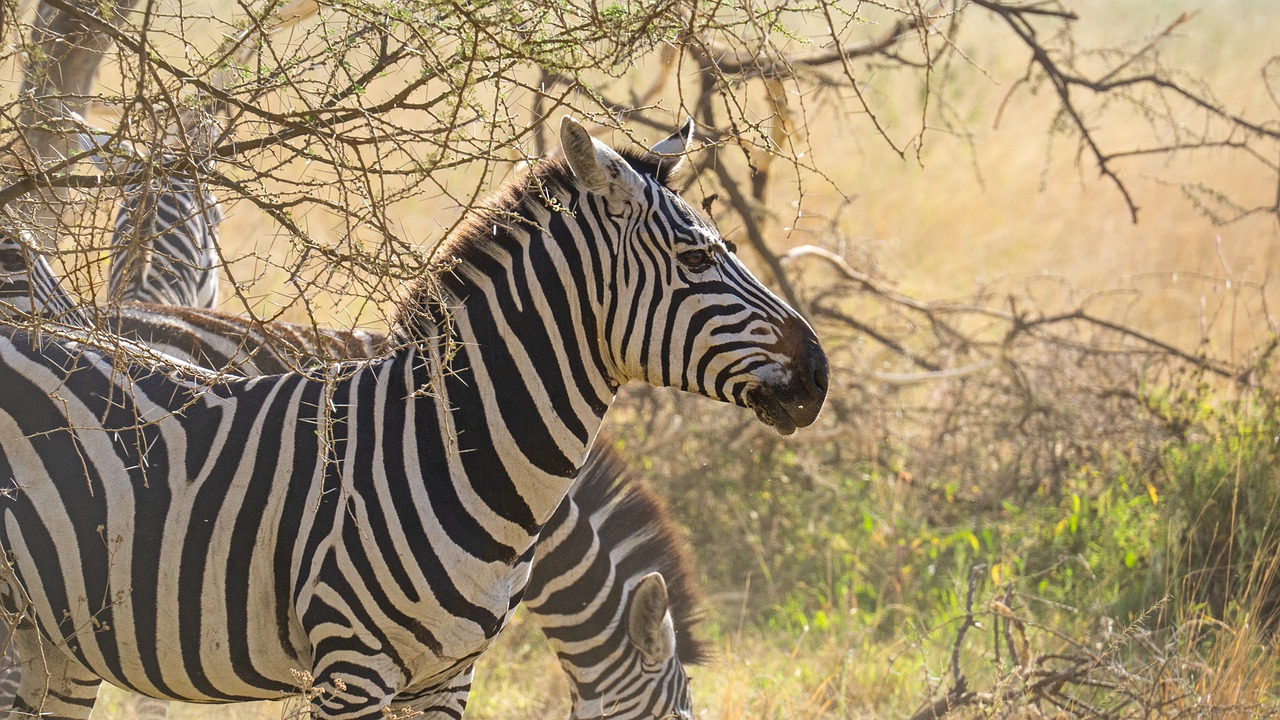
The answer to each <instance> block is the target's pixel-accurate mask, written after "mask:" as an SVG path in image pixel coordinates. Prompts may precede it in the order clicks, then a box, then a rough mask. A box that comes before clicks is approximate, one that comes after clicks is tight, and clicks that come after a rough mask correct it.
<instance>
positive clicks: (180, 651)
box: [0, 120, 827, 718]
mask: <svg viewBox="0 0 1280 720" xmlns="http://www.w3.org/2000/svg"><path fill="white" fill-rule="evenodd" d="M690 129H691V128H690V127H689V126H686V128H685V129H684V130H683V131H682V132H680V133H678V134H676V135H673V136H672V137H671V138H668V139H667V140H664V141H663V142H662V143H659V144H658V146H656V147H655V149H654V150H655V152H656V153H657V154H656V155H643V154H628V155H626V156H623V155H619V154H618V153H616V152H615V151H613V150H611V149H610V148H608V147H606V146H604V145H603V144H601V143H598V142H596V141H594V140H592V138H591V137H590V135H588V134H587V133H586V131H585V130H584V129H583V128H582V127H581V126H580V125H578V124H577V123H575V122H573V121H571V120H566V121H565V122H564V123H562V128H561V139H562V144H563V145H564V149H565V157H564V158H563V159H561V160H557V161H551V162H548V163H544V164H542V165H541V166H540V167H539V168H538V169H537V170H536V171H535V173H534V176H533V177H532V178H530V180H529V182H528V183H526V184H525V185H523V186H522V187H518V188H513V189H509V190H508V191H506V192H505V193H501V194H500V195H499V196H498V197H497V198H496V199H494V200H493V202H492V205H491V207H490V208H489V210H488V211H486V212H484V213H482V214H481V217H480V218H478V219H477V220H476V221H475V222H473V223H471V224H469V225H468V226H466V227H465V228H463V229H462V230H461V231H460V232H458V233H456V234H455V235H454V236H453V237H452V238H451V239H450V241H449V242H448V243H447V245H446V248H445V251H446V252H447V253H448V255H450V256H453V257H455V258H457V260H458V263H457V265H456V266H454V267H452V268H451V269H450V270H447V271H441V272H440V273H438V274H436V275H434V276H433V277H431V278H427V279H425V280H424V281H423V282H422V283H420V284H419V286H418V287H417V288H416V290H415V291H414V292H413V293H412V294H411V297H410V300H409V302H408V303H407V305H406V307H405V308H404V309H403V310H402V313H401V317H400V320H399V323H398V325H399V330H400V332H401V333H402V337H404V338H405V340H406V343H405V344H404V346H403V347H401V348H398V349H397V350H396V351H395V352H393V353H391V354H390V355H388V356H387V357H383V358H378V359H375V360H372V361H367V362H361V363H347V364H337V365H331V366H326V367H324V368H321V369H318V370H315V371H311V372H307V373H290V374H284V375H276V376H267V377H263V378H255V379H251V380H216V379H211V378H208V377H202V376H196V375H192V374H183V373H181V372H179V371H178V370H173V369H166V368H163V367H143V366H139V365H130V364H127V363H117V362H113V361H112V360H111V359H110V358H108V357H106V356H104V355H103V354H101V353H99V352H98V351H95V350H94V349H93V348H91V347H88V346H85V345H83V344H74V343H61V342H57V341H53V340H46V339H43V338H37V337H33V336H31V335H29V334H27V333H25V332H22V331H11V332H6V333H3V337H0V384H3V385H4V386H5V387H6V388H8V389H9V392H6V393H5V394H4V396H3V397H0V448H2V449H3V457H0V478H14V479H15V480H16V487H14V488H10V490H9V492H7V493H5V494H4V496H3V497H0V546H2V547H3V549H4V551H5V564H6V567H5V571H6V574H7V578H6V582H5V589H4V591H5V597H6V603H7V606H8V608H9V609H11V610H17V609H19V608H21V609H25V610H26V611H27V612H28V613H29V616H30V618H31V622H29V623H27V624H24V625H23V626H21V627H20V628H19V629H18V631H17V633H16V635H17V638H16V642H17V645H18V649H19V653H20V655H21V656H22V657H23V658H24V659H25V658H31V660H30V661H29V662H31V663H33V665H34V668H33V669H34V670H35V672H24V673H23V677H22V682H21V685H20V689H19V693H18V700H17V710H18V712H32V711H40V712H44V713H47V714H48V715H49V716H50V717H53V718H84V717H87V715H88V711H89V709H90V708H91V707H92V704H93V695H94V691H95V690H96V687H97V684H98V682H99V680H100V678H105V679H108V680H111V681H112V682H114V683H115V684H118V685H122V686H125V687H129V688H132V689H135V690H140V691H144V692H145V693H146V694H151V695H154V696H159V697H169V698H176V699H186V700H191V701H198V702H230V701H236V700H249V699H259V698H273V697H281V696H283V695H287V694H289V693H290V692H291V691H292V689H293V687H294V678H293V675H292V674H291V672H290V671H291V670H293V669H295V668H303V669H307V670H308V671H309V672H310V674H311V676H312V677H313V678H314V679H315V690H316V693H317V694H316V698H315V700H314V701H313V705H314V708H315V710H316V712H317V713H318V714H319V715H320V716H321V717H323V718H376V717H379V714H380V713H379V709H380V708H381V707H383V706H385V705H388V704H390V703H393V702H394V703H395V704H396V705H403V706H405V707H409V708H413V709H419V710H426V711H428V712H432V713H438V714H439V715H440V716H443V717H457V716H459V715H460V713H461V711H462V708H463V707H464V706H465V701H466V696H467V693H468V691H469V686H470V669H471V665H472V663H473V661H474V659H475V658H476V657H477V656H478V655H479V654H480V653H482V652H483V650H484V649H485V648H486V647H487V645H488V643H489V642H490V641H491V640H492V638H493V637H494V636H495V635H496V634H497V632H498V631H500V630H501V628H502V627H503V626H504V625H505V623H506V621H507V619H508V618H509V616H510V613H511V611H512V609H513V608H514V607H515V605H516V603H517V602H518V601H519V600H520V598H521V597H522V594H523V592H524V588H525V584H526V582H527V580H528V575H529V563H530V560H531V559H532V556H533V554H534V551H535V547H534V540H535V539H536V537H537V535H538V532H539V531H540V529H541V527H542V525H543V524H544V523H545V522H546V521H547V520H549V519H550V517H551V515H552V514H553V512H554V511H555V509H556V508H557V506H558V505H559V504H560V501H561V500H562V499H563V498H564V496H565V494H566V492H567V491H568V489H569V487H570V485H571V484H572V478H573V477H574V476H575V475H576V474H577V471H578V468H579V467H580V466H581V465H582V463H583V459H584V457H585V455H586V449H587V447H589V445H590V443H591V441H592V439H593V437H594V435H595V433H596V431H597V430H598V428H599V425H600V420H601V417H602V416H603V414H604V412H605V410H607V408H608V406H609V404H610V402H611V401H612V398H613V396H614V393H615V392H616V390H617V388H618V387H619V386H620V385H621V384H623V383H625V382H627V381H629V380H632V379H639V380H645V381H648V382H651V383H653V384H660V385H669V386H674V387H678V388H681V389H685V390H689V391H693V392H698V393H701V394H704V395H707V396H709V397H714V398H717V399H720V400H724V401H730V402H736V403H737V404H739V405H742V406H745V407H749V408H751V409H753V410H754V411H755V412H756V414H757V416H758V417H759V418H760V419H761V420H762V421H764V422H766V423H768V424H770V425H771V426H773V427H775V428H776V429H778V430H779V431H780V432H783V433H791V432H793V431H794V430H795V429H796V428H797V427H802V426H806V425H808V424H810V423H811V422H813V420H814V419H816V417H817V413H818V410H819V409H820V407H821V404H822V401H823V398H824V396H825V393H826V373H827V367H826V358H825V356H824V355H823V354H822V351H821V348H820V347H819V345H818V342H817V339H816V337H815V336H814V334H813V332H812V330H811V329H810V328H809V327H808V325H807V324H806V323H804V321H803V320H802V319H801V318H800V317H799V316H798V315H796V314H795V312H794V311H792V310H791V309H790V308H788V307H787V306H786V305H785V304H784V303H782V302H781V301H780V300H779V299H778V298H777V297H775V296H774V295H773V294H772V293H770V292H769V291H768V290H767V289H766V288H765V287H764V286H763V285H761V284H760V283H759V282H758V281H757V280H755V278H753V277H752V276H751V275H750V274H749V273H748V272H747V271H746V269H745V268H744V267H743V266H742V265H741V263H740V262H739V261H738V260H737V258H736V257H734V256H733V255H732V253H730V252H729V251H728V250H727V249H726V248H725V246H724V244H723V242H722V241H721V240H720V238H719V236H718V234H716V232H715V231H714V229H713V228H711V226H710V225H709V224H707V222H706V221H705V220H704V219H703V218H701V216H699V215H698V214H697V213H696V212H695V211H693V210H692V209H691V208H690V207H689V206H688V205H687V204H685V203H684V202H683V201H681V200H680V199H679V198H678V197H677V196H676V195H675V194H674V193H673V192H672V191H671V190H669V189H668V188H667V187H666V185H665V182H664V181H665V179H666V177H667V176H668V175H669V172H670V169H671V166H673V165H674V164H675V163H668V162H664V159H663V158H662V157H661V156H662V155H667V154H672V153H675V152H679V151H682V150H683V149H684V147H685V146H686V145H687V142H688V140H689V135H690V133H689V130H690ZM436 287H439V288H440V290H441V292H442V293H443V295H444V296H445V298H446V299H447V300H446V303H447V305H448V306H447V307H446V306H445V305H442V304H440V303H437V302H436V301H435V300H434V296H435V288H436ZM646 594H647V591H646ZM140 595H145V596H146V601H141V602H133V601H132V600H133V599H136V598H138V597H139V596H140ZM42 639H43V640H44V644H43V646H42V644H41V641H42ZM42 650H43V652H41V651H42Z"/></svg>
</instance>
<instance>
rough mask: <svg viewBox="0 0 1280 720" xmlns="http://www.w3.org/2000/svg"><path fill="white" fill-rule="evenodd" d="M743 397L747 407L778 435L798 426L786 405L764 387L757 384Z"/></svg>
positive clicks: (788, 433) (785, 433)
mask: <svg viewBox="0 0 1280 720" xmlns="http://www.w3.org/2000/svg"><path fill="white" fill-rule="evenodd" d="M745 398H746V401H747V403H746V404H747V407H749V408H751V409H752V410H754V411H755V413H756V418H757V419H759V420H760V422H762V423H764V424H765V425H768V426H769V427H771V428H773V429H774V430H777V431H778V433H779V434H780V435H790V434H792V433H794V432H795V431H796V428H797V427H798V426H799V425H798V424H797V423H796V421H795V419H794V418H793V417H791V412H790V411H788V410H787V406H786V405H784V404H783V403H782V402H781V401H779V400H778V398H777V397H776V396H775V395H774V394H773V393H771V392H769V391H768V390H767V389H766V388H764V387H761V386H759V385H757V386H755V387H753V388H750V389H749V390H747V392H746V395H745ZM806 424H808V423H806Z"/></svg>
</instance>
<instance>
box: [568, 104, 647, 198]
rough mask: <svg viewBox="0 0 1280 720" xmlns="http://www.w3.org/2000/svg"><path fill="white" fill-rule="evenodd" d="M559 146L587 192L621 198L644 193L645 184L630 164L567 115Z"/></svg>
mask: <svg viewBox="0 0 1280 720" xmlns="http://www.w3.org/2000/svg"><path fill="white" fill-rule="evenodd" d="M560 145H561V147H563V148H564V156H565V159H566V160H568V161H569V167H570V168H571V169H572V170H573V174H574V177H576V178H578V182H580V183H582V185H583V187H585V188H586V189H587V190H588V191H590V192H593V193H597V194H599V195H609V196H612V197H617V198H623V197H628V196H638V195H639V194H640V193H641V191H642V190H643V188H644V180H643V179H641V177H640V173H638V172H636V169H635V168H633V167H631V163H629V162H627V161H626V160H625V159H623V157H622V156H621V155H619V154H618V153H617V152H616V151H615V150H614V149H613V148H611V147H609V146H608V145H605V144H604V143H602V142H600V141H599V140H596V139H595V138H593V137H591V133H589V132H587V129H586V128H584V127H582V125H581V124H579V123H578V121H577V120H574V119H573V118H571V117H569V116H568V115H565V116H564V117H563V118H562V119H561V120H560Z"/></svg>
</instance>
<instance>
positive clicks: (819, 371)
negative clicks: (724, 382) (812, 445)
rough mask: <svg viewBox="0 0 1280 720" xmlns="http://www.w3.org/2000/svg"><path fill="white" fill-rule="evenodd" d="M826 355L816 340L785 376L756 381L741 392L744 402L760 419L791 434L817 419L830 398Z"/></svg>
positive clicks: (782, 432) (782, 431)
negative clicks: (828, 395) (781, 379)
mask: <svg viewBox="0 0 1280 720" xmlns="http://www.w3.org/2000/svg"><path fill="white" fill-rule="evenodd" d="M827 381H828V367H827V356H826V353H824V352H823V351H822V348H821V347H820V346H818V345H817V344H816V343H815V344H813V345H811V346H810V348H809V350H808V352H806V353H804V354H803V355H802V356H801V357H800V358H798V359H797V360H796V361H794V362H793V369H792V371H791V372H789V373H787V374H786V379H785V380H783V381H781V382H778V381H775V382H769V381H757V382H755V383H752V384H751V385H749V386H748V387H747V388H746V390H745V391H744V392H743V393H742V400H743V402H742V404H743V405H745V406H746V407H748V408H750V409H751V410H753V411H755V414H756V418H758V419H759V420H760V422H762V423H764V424H765V425H768V426H769V427H771V428H773V429H774V430H777V431H778V432H779V433H781V434H783V435H790V434H792V433H794V432H795V431H796V429H797V428H802V427H808V426H810V425H812V424H813V423H814V421H815V420H817V419H818V413H819V412H821V411H822V404H823V402H824V401H825V400H826V398H827Z"/></svg>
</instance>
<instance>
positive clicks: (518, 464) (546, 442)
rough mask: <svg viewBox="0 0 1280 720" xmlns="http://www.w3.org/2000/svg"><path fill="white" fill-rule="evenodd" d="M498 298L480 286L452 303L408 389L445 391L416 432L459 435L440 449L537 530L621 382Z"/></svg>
mask: <svg viewBox="0 0 1280 720" xmlns="http://www.w3.org/2000/svg"><path fill="white" fill-rule="evenodd" d="M495 307H496V308H501V307H502V304H501V302H499V301H495V299H494V298H493V297H492V296H491V295H488V294H480V293H477V294H475V295H473V296H471V297H469V298H467V299H466V302H465V303H463V304H462V306H461V307H460V308H459V309H457V310H454V311H453V312H452V317H451V318H450V319H449V322H448V323H447V325H448V326H449V327H450V328H451V334H448V335H446V334H445V333H444V332H443V328H442V331H441V332H438V333H437V334H436V335H435V338H436V339H434V340H432V341H429V342H425V343H418V344H416V347H417V348H419V350H418V351H417V352H418V353H420V357H419V359H418V360H417V361H416V362H415V363H414V368H413V372H412V375H411V378H410V383H411V387H410V388H407V390H408V391H409V392H413V393H415V394H417V395H418V396H420V397H424V396H425V397H434V398H438V399H437V400H435V401H434V405H435V406H436V409H437V412H433V413H430V415H431V417H420V419H419V422H420V428H419V431H418V435H419V437H423V436H429V435H430V434H431V433H435V434H437V435H438V436H440V437H443V438H445V442H446V443H450V444H453V445H454V447H452V448H448V447H446V448H441V450H444V451H445V452H446V454H447V455H450V456H454V457H456V458H458V462H459V463H460V464H461V466H462V469H463V470H464V472H465V476H466V478H467V479H468V482H470V483H471V484H472V485H473V486H477V485H482V486H484V487H478V486H477V487H475V490H476V492H477V494H478V495H480V496H481V497H484V498H486V501H488V502H489V503H490V504H493V505H495V507H494V509H495V510H496V511H497V512H498V514H499V515H501V516H503V517H504V518H506V519H507V520H509V521H511V522H514V523H516V524H517V525H519V527H520V528H522V529H523V530H524V531H527V532H528V533H529V535H530V537H532V536H534V535H536V534H537V532H538V531H539V530H540V529H541V527H542V525H543V524H545V523H546V521H547V520H548V519H549V518H550V517H551V515H552V513H553V512H554V511H555V509H556V508H557V507H558V506H559V504H560V502H561V501H562V500H563V499H564V496H565V494H566V493H567V492H568V491H569V488H570V486H571V485H572V483H573V479H574V478H575V477H576V476H577V474H578V470H579V469H580V468H581V467H582V464H583V463H584V462H585V459H586V456H587V449H588V448H589V447H590V446H591V444H592V442H593V441H594V440H595V436H596V434H597V432H598V431H599V429H600V424H601V420H602V418H603V416H604V412H605V410H607V409H608V407H609V404H610V403H611V402H612V400H613V391H614V389H613V387H612V386H611V385H609V384H608V383H607V382H605V381H603V380H602V379H601V378H599V377H594V378H593V377H590V376H589V375H587V374H586V373H584V372H583V371H582V363H581V361H580V360H579V361H578V362H574V361H572V360H571V359H570V356H571V355H572V354H573V353H576V352H580V351H579V350H577V349H574V350H568V349H566V348H565V347H563V346H562V345H548V344H547V343H546V341H547V337H548V336H547V334H546V331H545V329H544V328H534V329H529V328H528V327H527V325H528V324H529V323H528V319H527V318H525V319H524V322H523V323H521V322H517V321H513V318H512V317H510V316H506V315H500V314H498V313H494V312H491V309H492V308H495ZM442 325H443V324H442ZM539 333H541V334H539ZM530 338H532V339H530ZM580 357H581V356H579V358H580ZM495 451H496V452H495ZM424 460H427V459H425V458H424ZM456 470H457V468H452V469H451V472H450V474H451V475H453V476H454V477H457V476H458V473H457V472H456Z"/></svg>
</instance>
